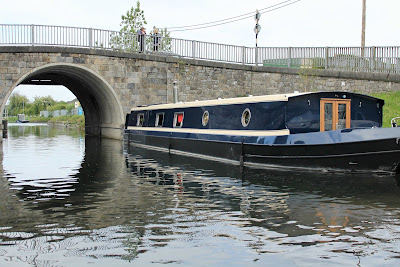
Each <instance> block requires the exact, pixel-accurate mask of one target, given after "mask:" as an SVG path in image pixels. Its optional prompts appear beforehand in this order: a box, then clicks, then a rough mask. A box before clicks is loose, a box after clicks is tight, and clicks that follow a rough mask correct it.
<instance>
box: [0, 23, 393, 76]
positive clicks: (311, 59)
mask: <svg viewBox="0 0 400 267" xmlns="http://www.w3.org/2000/svg"><path fill="white" fill-rule="evenodd" d="M121 40H123V41H121ZM0 45H18V46H21V45H28V46H44V45H46V46H47V45H49V46H59V47H83V48H91V49H102V50H113V51H121V52H128V53H139V52H143V53H147V54H150V53H157V54H161V55H164V56H169V57H177V58H190V59H199V60H210V61H217V62H228V63H235V64H243V65H262V66H270V67H285V68H297V69H299V68H313V69H325V70H336V71H355V72H382V73H400V47H399V46H386V47H375V46H372V47H363V48H362V47H245V46H236V45H228V44H218V43H209V42H201V41H195V40H185V39H177V38H170V37H168V38H166V37H162V36H157V37H154V36H150V35H145V36H143V38H142V37H141V36H138V35H137V34H129V35H128V34H122V33H120V32H118V31H110V30H101V29H93V28H79V27H67V26H51V25H33V24H32V25H27V24H0Z"/></svg>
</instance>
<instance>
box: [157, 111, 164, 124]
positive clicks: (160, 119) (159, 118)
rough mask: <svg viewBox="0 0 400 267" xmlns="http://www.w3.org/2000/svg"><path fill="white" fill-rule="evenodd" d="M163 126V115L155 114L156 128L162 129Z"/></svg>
mask: <svg viewBox="0 0 400 267" xmlns="http://www.w3.org/2000/svg"><path fill="white" fill-rule="evenodd" d="M163 124H164V113H157V114H156V123H155V126H156V127H162V126H163Z"/></svg>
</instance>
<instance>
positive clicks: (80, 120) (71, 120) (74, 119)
mask: <svg viewBox="0 0 400 267" xmlns="http://www.w3.org/2000/svg"><path fill="white" fill-rule="evenodd" d="M17 119H18V118H17V116H11V117H8V122H16V121H17ZM25 119H26V120H28V121H29V122H32V123H49V124H54V125H64V126H70V127H78V128H81V129H83V128H85V116H84V115H68V116H59V117H54V118H45V117H30V116H25Z"/></svg>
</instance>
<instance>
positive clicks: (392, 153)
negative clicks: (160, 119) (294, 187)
mask: <svg viewBox="0 0 400 267" xmlns="http://www.w3.org/2000/svg"><path fill="white" fill-rule="evenodd" d="M244 132H245V131H244ZM125 133H126V139H127V140H129V142H130V143H131V144H133V145H136V146H142V147H147V148H151V149H156V150H163V151H168V152H169V153H176V154H186V155H188V156H195V157H202V158H209V159H214V160H220V161H227V162H230V163H233V164H240V165H243V166H253V167H261V168H282V167H283V168H287V169H291V168H294V169H298V168H301V169H310V170H313V171H315V170H316V169H321V170H340V171H378V172H381V171H383V172H398V169H399V168H398V166H399V163H400V127H399V128H368V129H345V130H337V131H328V132H314V133H303V134H290V135H280V136H246V135H240V136H238V135H234V136H233V135H232V136H229V135H219V134H204V133H202V134H197V133H193V132H174V131H171V132H168V131H163V132H159V131H156V130H146V129H141V130H130V129H127V130H126V131H125Z"/></svg>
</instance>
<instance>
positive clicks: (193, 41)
mask: <svg viewBox="0 0 400 267" xmlns="http://www.w3.org/2000/svg"><path fill="white" fill-rule="evenodd" d="M192 58H193V59H195V58H196V41H195V40H192Z"/></svg>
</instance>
